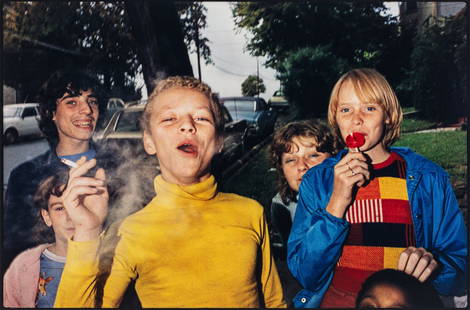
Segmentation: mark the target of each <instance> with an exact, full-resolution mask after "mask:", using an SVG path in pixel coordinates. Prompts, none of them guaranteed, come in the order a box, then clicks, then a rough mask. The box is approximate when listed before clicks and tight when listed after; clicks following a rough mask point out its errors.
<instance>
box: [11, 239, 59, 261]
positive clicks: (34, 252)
mask: <svg viewBox="0 0 470 310" xmlns="http://www.w3.org/2000/svg"><path fill="white" fill-rule="evenodd" d="M51 245H52V244H50V243H43V244H40V245H38V246H35V247H33V248H30V249H27V250H24V251H23V252H21V253H20V254H18V255H17V256H16V257H15V259H14V260H13V261H12V263H11V265H10V267H11V266H15V265H26V266H31V265H33V264H34V263H35V262H36V261H38V260H39V258H40V257H41V254H42V252H44V250H45V249H46V248H48V247H49V246H51Z"/></svg>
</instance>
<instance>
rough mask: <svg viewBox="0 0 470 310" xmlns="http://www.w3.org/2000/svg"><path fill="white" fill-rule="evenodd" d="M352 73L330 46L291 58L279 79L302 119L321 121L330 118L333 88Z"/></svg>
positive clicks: (285, 61)
mask: <svg viewBox="0 0 470 310" xmlns="http://www.w3.org/2000/svg"><path fill="white" fill-rule="evenodd" d="M348 69H349V67H348V65H347V62H346V60H344V59H342V58H339V57H337V56H335V55H334V54H333V52H332V51H331V49H330V47H329V46H317V47H306V48H302V49H300V50H298V51H296V52H292V53H291V54H289V55H288V56H287V58H286V59H285V60H284V61H283V62H282V64H281V65H280V66H279V79H280V80H281V82H282V84H283V85H284V94H285V96H286V98H287V99H288V101H289V102H293V103H294V104H295V105H296V106H297V111H298V114H299V115H301V116H302V117H303V118H305V117H320V116H324V115H325V114H326V111H327V108H328V102H329V96H330V91H331V89H332V88H333V85H334V84H335V83H336V81H337V80H338V78H339V77H340V76H341V75H342V74H343V73H345V72H346V71H347V70H348Z"/></svg>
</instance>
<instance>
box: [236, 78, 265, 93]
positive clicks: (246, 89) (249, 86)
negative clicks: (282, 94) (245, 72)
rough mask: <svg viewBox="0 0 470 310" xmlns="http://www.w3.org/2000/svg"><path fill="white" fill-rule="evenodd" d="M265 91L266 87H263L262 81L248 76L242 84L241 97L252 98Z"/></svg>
mask: <svg viewBox="0 0 470 310" xmlns="http://www.w3.org/2000/svg"><path fill="white" fill-rule="evenodd" d="M265 91H266V86H264V82H263V79H261V78H258V77H257V76H256V75H249V76H248V77H247V78H246V79H245V80H244V81H243V83H242V94H243V96H248V97H253V96H255V95H259V94H260V93H264V92H265Z"/></svg>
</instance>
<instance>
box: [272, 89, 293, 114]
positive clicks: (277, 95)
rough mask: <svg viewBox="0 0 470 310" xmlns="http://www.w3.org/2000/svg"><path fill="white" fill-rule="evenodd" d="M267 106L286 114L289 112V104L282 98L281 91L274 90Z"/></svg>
mask: <svg viewBox="0 0 470 310" xmlns="http://www.w3.org/2000/svg"><path fill="white" fill-rule="evenodd" d="M268 105H269V106H270V107H272V108H273V109H276V110H277V111H279V112H281V111H283V112H286V111H288V110H289V107H290V106H289V102H287V100H286V98H285V97H284V93H283V92H282V90H280V89H279V90H276V91H275V92H274V94H273V96H272V97H271V98H269V100H268Z"/></svg>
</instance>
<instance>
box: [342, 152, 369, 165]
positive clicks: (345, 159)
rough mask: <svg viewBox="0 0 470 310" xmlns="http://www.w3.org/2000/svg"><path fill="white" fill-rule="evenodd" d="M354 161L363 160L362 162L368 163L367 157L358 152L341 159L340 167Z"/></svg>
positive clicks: (349, 153)
mask: <svg viewBox="0 0 470 310" xmlns="http://www.w3.org/2000/svg"><path fill="white" fill-rule="evenodd" d="M353 159H357V160H361V161H367V159H366V157H365V156H364V154H362V153H357V152H348V154H346V156H344V157H343V158H341V160H340V161H339V162H338V164H339V165H344V164H345V163H347V162H350V161H351V160H353Z"/></svg>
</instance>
